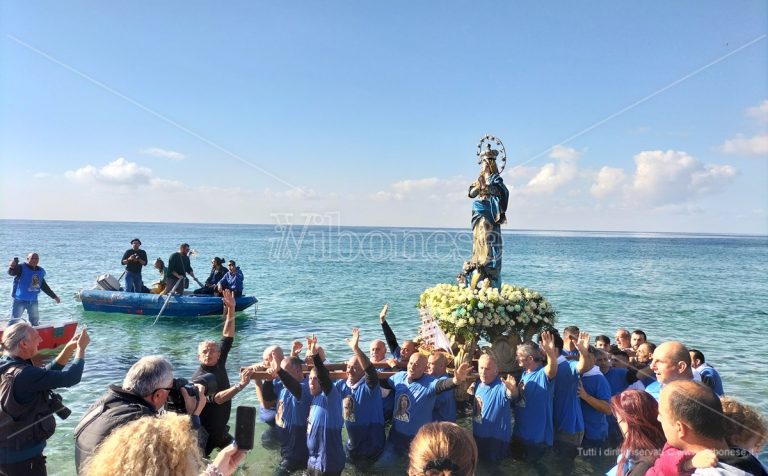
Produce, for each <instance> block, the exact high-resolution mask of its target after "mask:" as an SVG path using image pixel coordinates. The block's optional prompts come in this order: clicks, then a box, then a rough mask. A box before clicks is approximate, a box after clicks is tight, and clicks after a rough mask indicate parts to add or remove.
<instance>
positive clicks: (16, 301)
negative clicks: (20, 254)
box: [8, 252, 61, 326]
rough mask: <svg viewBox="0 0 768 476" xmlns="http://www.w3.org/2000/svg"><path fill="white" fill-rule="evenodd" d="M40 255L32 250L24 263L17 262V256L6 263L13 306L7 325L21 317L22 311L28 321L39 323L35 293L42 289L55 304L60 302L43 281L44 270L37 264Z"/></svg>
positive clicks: (34, 324)
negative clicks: (11, 280) (11, 277)
mask: <svg viewBox="0 0 768 476" xmlns="http://www.w3.org/2000/svg"><path fill="white" fill-rule="evenodd" d="M39 262H40V256H39V255H38V254H37V253H35V252H32V253H30V254H29V255H27V262H26V263H19V259H18V258H14V259H13V260H12V261H11V263H10V264H9V265H8V274H9V275H10V276H13V291H12V292H11V295H12V297H13V307H12V308H11V320H10V321H8V325H9V326H11V325H13V324H15V323H17V322H19V319H21V316H22V314H24V311H25V310H26V311H27V317H28V318H29V323H30V324H32V325H33V326H36V325H38V324H39V323H40V311H39V310H38V307H37V295H38V294H40V291H43V292H44V293H45V294H47V295H48V297H50V298H51V299H53V300H54V301H56V304H59V303H60V302H61V299H59V296H57V295H56V293H54V292H53V290H51V288H50V287H48V283H46V282H45V270H44V269H43V268H42V267H40V266H38V265H37V264H38V263H39Z"/></svg>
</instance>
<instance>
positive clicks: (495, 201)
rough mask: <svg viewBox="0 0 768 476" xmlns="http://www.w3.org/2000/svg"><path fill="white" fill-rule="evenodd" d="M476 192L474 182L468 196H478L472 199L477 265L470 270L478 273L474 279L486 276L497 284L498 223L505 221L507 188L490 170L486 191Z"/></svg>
mask: <svg viewBox="0 0 768 476" xmlns="http://www.w3.org/2000/svg"><path fill="white" fill-rule="evenodd" d="M478 194H479V190H478V188H477V187H476V186H475V184H473V185H472V186H470V188H469V196H470V197H471V198H475V197H478V198H477V199H476V200H475V201H474V202H473V203H472V263H474V264H476V265H477V269H476V270H475V271H474V272H475V273H479V276H477V278H478V279H477V280H483V279H485V278H489V279H490V281H491V286H493V287H495V288H501V258H502V238H501V224H502V223H504V222H506V211H507V203H508V201H509V190H507V187H506V186H505V185H504V181H503V180H502V178H501V177H500V176H499V174H493V175H491V176H490V178H489V180H488V195H487V196H482V197H480V196H478ZM468 278H469V277H468ZM472 281H475V280H472Z"/></svg>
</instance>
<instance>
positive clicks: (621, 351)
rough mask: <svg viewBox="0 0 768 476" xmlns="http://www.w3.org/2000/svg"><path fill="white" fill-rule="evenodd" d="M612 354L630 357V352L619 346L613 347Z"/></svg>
mask: <svg viewBox="0 0 768 476" xmlns="http://www.w3.org/2000/svg"><path fill="white" fill-rule="evenodd" d="M611 355H621V356H622V357H624V358H625V359H629V354H627V353H626V352H624V351H623V350H621V349H619V348H618V347H617V348H615V349H614V348H613V347H611Z"/></svg>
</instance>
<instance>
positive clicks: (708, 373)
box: [689, 349, 725, 397]
mask: <svg viewBox="0 0 768 476" xmlns="http://www.w3.org/2000/svg"><path fill="white" fill-rule="evenodd" d="M689 352H690V354H691V367H693V370H695V371H697V372H699V374H700V375H701V383H703V384H704V385H706V386H707V387H709V388H711V389H712V390H713V391H714V392H715V393H716V394H717V396H718V397H722V396H723V395H724V394H725V392H724V391H723V380H722V379H721V378H720V373H719V372H718V371H717V370H715V368H714V367H712V366H711V365H709V364H708V363H707V362H706V361H705V360H704V353H703V352H702V351H700V350H698V349H691V350H690V351H689Z"/></svg>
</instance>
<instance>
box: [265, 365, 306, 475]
mask: <svg viewBox="0 0 768 476" xmlns="http://www.w3.org/2000/svg"><path fill="white" fill-rule="evenodd" d="M268 371H269V373H270V376H271V377H272V378H273V379H277V380H275V381H274V383H273V385H274V392H275V394H277V410H276V414H275V425H276V427H277V429H278V430H277V431H278V437H279V439H280V455H281V456H282V461H280V465H279V468H278V473H282V474H288V473H290V472H292V471H296V470H298V469H304V468H306V466H307V460H308V459H309V452H308V450H307V418H308V417H309V407H310V404H311V403H312V395H311V394H310V392H309V384H308V382H307V379H305V378H304V372H303V370H302V362H301V359H299V358H298V357H286V358H284V359H283V361H282V363H280V364H279V367H278V355H277V354H276V353H275V352H274V351H273V353H272V359H271V362H270V368H269V370H268Z"/></svg>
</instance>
